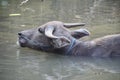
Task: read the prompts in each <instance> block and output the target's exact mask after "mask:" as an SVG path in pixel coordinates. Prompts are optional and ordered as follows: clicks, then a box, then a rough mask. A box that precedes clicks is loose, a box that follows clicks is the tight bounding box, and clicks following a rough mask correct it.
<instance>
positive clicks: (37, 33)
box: [18, 21, 120, 57]
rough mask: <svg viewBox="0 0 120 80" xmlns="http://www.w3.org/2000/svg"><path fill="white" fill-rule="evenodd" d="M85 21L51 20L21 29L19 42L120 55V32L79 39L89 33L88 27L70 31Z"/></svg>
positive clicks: (68, 52) (35, 46) (57, 50)
mask: <svg viewBox="0 0 120 80" xmlns="http://www.w3.org/2000/svg"><path fill="white" fill-rule="evenodd" d="M83 25H85V24H84V23H71V24H67V23H63V22H60V21H51V22H48V23H46V24H44V25H42V26H40V27H38V28H33V29H30V30H25V31H21V32H19V33H18V35H19V44H20V46H21V47H29V48H33V49H38V50H43V51H47V52H55V53H60V54H66V55H80V56H98V57H108V56H120V34H115V35H108V36H105V37H102V38H97V39H94V40H92V41H84V42H83V41H79V40H78V39H79V38H81V37H84V36H87V35H89V34H90V33H89V31H88V30H86V29H79V30H74V31H70V30H69V29H67V28H70V27H74V26H83Z"/></svg>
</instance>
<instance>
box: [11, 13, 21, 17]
mask: <svg viewBox="0 0 120 80" xmlns="http://www.w3.org/2000/svg"><path fill="white" fill-rule="evenodd" d="M20 15H21V14H19V13H18V14H9V16H20Z"/></svg>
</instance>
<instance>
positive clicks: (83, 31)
mask: <svg viewBox="0 0 120 80" xmlns="http://www.w3.org/2000/svg"><path fill="white" fill-rule="evenodd" d="M71 35H72V36H73V37H74V38H76V39H79V38H81V37H84V36H89V35H90V32H89V31H88V30H87V29H78V30H74V31H71Z"/></svg>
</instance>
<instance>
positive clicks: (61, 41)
mask: <svg viewBox="0 0 120 80" xmlns="http://www.w3.org/2000/svg"><path fill="white" fill-rule="evenodd" d="M51 44H52V45H53V46H54V48H62V47H65V46H67V45H69V44H70V40H69V39H68V38H66V37H63V36H62V37H59V38H57V39H52V42H51Z"/></svg>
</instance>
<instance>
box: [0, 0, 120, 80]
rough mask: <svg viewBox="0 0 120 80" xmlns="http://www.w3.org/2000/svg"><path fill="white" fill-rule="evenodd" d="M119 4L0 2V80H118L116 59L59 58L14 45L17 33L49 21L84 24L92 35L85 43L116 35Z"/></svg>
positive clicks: (105, 0)
mask: <svg viewBox="0 0 120 80" xmlns="http://www.w3.org/2000/svg"><path fill="white" fill-rule="evenodd" d="M119 4H120V0H69V1H68V0H0V80H120V59H119V58H91V57H74V56H63V55H58V54H52V53H45V52H40V51H35V50H31V49H28V48H18V47H17V46H16V44H15V43H16V40H17V33H18V32H19V31H21V30H25V29H28V28H33V27H35V26H38V25H41V24H44V23H45V22H48V21H51V20H60V21H64V22H86V23H87V25H86V26H88V27H86V28H87V29H88V30H90V31H91V33H92V34H91V36H90V37H86V38H87V39H92V38H96V37H100V36H104V35H108V34H115V33H120V27H119V25H120V19H119V17H120V14H119V13H120V5H119ZM11 14H12V16H11ZM16 14H20V15H19V16H18V15H16ZM91 26H92V27H91Z"/></svg>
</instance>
